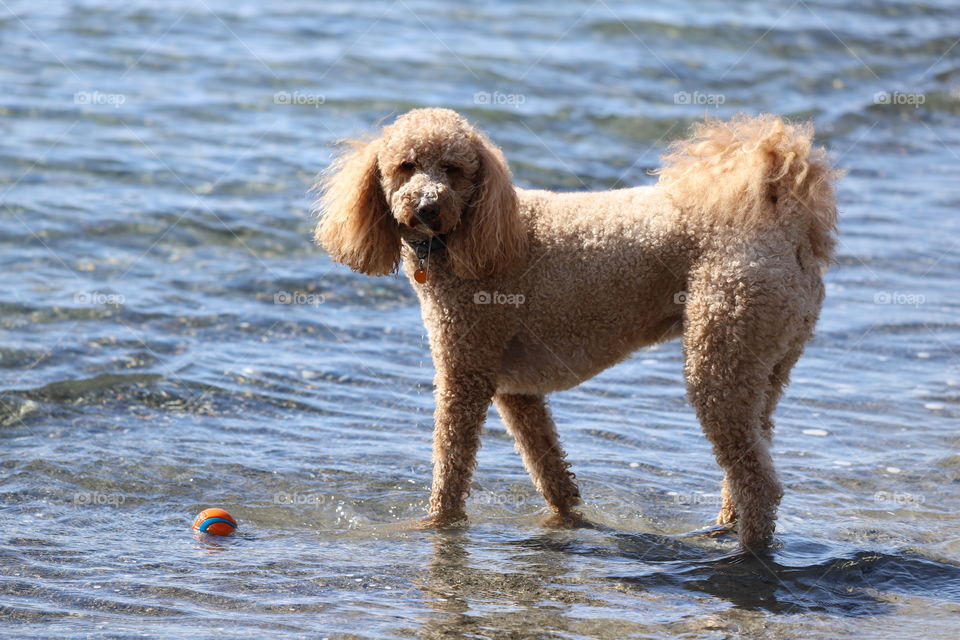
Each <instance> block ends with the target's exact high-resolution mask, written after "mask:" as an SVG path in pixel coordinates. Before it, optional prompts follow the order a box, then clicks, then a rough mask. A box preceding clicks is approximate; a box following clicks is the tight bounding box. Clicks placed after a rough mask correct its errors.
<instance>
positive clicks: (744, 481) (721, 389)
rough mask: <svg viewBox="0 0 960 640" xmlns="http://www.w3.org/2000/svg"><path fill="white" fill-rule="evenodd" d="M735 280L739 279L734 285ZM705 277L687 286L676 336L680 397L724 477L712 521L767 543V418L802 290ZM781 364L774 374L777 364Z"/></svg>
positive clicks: (770, 517)
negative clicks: (680, 347)
mask: <svg viewBox="0 0 960 640" xmlns="http://www.w3.org/2000/svg"><path fill="white" fill-rule="evenodd" d="M742 278H743V276H741V281H742ZM737 279H738V274H729V273H711V272H706V273H705V274H703V276H702V277H701V278H700V279H699V281H694V282H692V283H691V287H690V289H691V291H690V294H689V298H688V302H687V308H686V322H685V331H684V355H685V370H684V373H685V376H686V380H687V389H688V396H689V398H690V401H691V403H692V404H693V406H694V408H695V409H696V411H697V417H698V418H699V419H700V423H701V425H702V426H703V430H704V432H705V433H706V435H707V438H708V439H709V440H710V442H711V443H712V444H713V450H714V453H715V455H716V457H717V462H718V463H719V464H720V466H721V467H722V468H723V470H724V473H725V476H726V479H725V485H726V489H725V491H724V502H725V504H724V507H725V508H721V513H720V517H721V518H722V519H723V520H724V522H723V524H728V523H729V522H730V521H731V520H732V518H734V517H736V518H737V520H738V525H739V532H740V544H741V546H742V547H743V548H745V549H755V548H760V547H762V546H764V545H765V544H766V542H767V541H768V540H769V539H770V538H771V537H772V535H773V531H774V526H775V521H776V511H777V506H778V505H779V503H780V498H781V496H782V495H783V491H782V489H781V487H780V482H779V481H778V479H777V474H776V471H775V470H774V466H773V459H772V457H771V455H770V428H771V426H772V422H771V421H770V420H769V412H770V411H772V408H773V407H774V406H775V405H776V399H777V397H778V395H779V388H777V389H775V388H774V387H775V386H777V385H776V384H775V381H776V380H779V386H781V387H782V384H783V382H785V381H786V373H788V372H789V366H788V365H791V364H792V360H795V359H796V357H798V356H799V353H797V354H795V355H794V354H793V353H792V351H793V346H794V337H795V336H798V335H800V333H801V325H802V323H803V320H802V317H800V314H799V313H797V311H798V309H797V304H798V303H799V302H801V300H800V298H802V296H803V292H802V291H797V290H791V289H792V288H791V287H790V286H788V283H785V282H782V281H780V282H774V283H765V282H762V281H753V282H743V284H742V285H741V286H737V285H731V282H736V280H737ZM781 363H783V365H784V367H783V368H785V369H786V370H785V371H784V370H783V368H782V369H781V370H780V371H779V372H778V371H777V365H780V364H781Z"/></svg>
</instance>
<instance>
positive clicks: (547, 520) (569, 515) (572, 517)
mask: <svg viewBox="0 0 960 640" xmlns="http://www.w3.org/2000/svg"><path fill="white" fill-rule="evenodd" d="M586 524H587V522H586V520H584V519H583V516H582V515H580V514H579V513H577V512H575V511H567V512H565V513H551V514H548V515H546V516H544V517H543V518H542V519H541V520H540V526H543V527H559V528H561V529H575V528H577V527H582V526H584V525H586Z"/></svg>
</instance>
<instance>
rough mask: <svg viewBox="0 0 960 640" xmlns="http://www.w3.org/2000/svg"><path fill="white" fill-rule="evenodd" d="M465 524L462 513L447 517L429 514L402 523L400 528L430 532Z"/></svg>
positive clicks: (464, 515) (465, 516) (464, 516)
mask: <svg viewBox="0 0 960 640" xmlns="http://www.w3.org/2000/svg"><path fill="white" fill-rule="evenodd" d="M466 522H467V515H466V514H464V513H459V514H449V515H439V514H431V515H429V516H426V517H424V518H419V519H417V520H410V521H409V522H404V523H403V524H402V525H401V528H402V529H406V530H408V531H430V530H433V529H449V528H452V527H457V526H463V525H464V524H466Z"/></svg>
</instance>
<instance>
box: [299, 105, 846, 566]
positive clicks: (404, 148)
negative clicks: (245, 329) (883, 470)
mask: <svg viewBox="0 0 960 640" xmlns="http://www.w3.org/2000/svg"><path fill="white" fill-rule="evenodd" d="M812 134H813V127H812V125H810V124H809V123H806V124H792V123H788V122H785V121H784V120H782V119H780V118H778V117H776V116H772V115H761V116H758V117H748V116H744V115H739V116H736V117H734V118H733V119H732V120H729V121H720V120H716V119H708V120H706V121H704V122H701V123H698V124H696V125H695V126H694V127H693V130H692V136H691V138H690V139H688V140H684V141H679V142H675V143H673V144H672V145H671V147H670V149H669V150H668V153H667V155H666V156H664V158H663V160H664V166H663V168H661V169H659V170H658V171H656V172H655V173H656V174H657V175H658V181H657V184H655V185H653V186H643V187H634V188H627V189H618V190H614V191H601V192H588V193H553V192H549V191H541V190H530V189H521V188H518V187H516V186H515V185H514V184H513V183H512V181H511V176H510V170H509V168H508V166H507V163H506V161H505V159H504V156H503V153H502V152H501V151H500V149H498V148H497V147H496V146H495V145H494V144H493V143H491V141H490V140H489V139H488V138H487V137H486V136H484V135H483V134H482V133H481V132H479V131H478V130H477V129H476V128H475V127H473V126H472V125H471V124H470V123H469V122H467V120H466V119H464V118H463V117H462V116H460V115H459V114H457V113H456V112H455V111H451V110H448V109H437V108H430V109H416V110H413V111H410V112H408V113H406V114H405V115H403V116H401V117H399V118H398V119H397V120H396V121H395V122H394V123H393V124H391V125H389V126H386V127H385V128H384V129H383V131H382V133H381V134H380V136H379V137H377V138H375V139H371V140H365V141H352V142H351V143H350V144H349V146H348V147H347V149H346V151H345V152H344V153H343V154H342V155H341V156H340V157H339V159H338V160H337V161H336V162H335V163H334V164H333V165H332V166H331V168H330V169H329V170H328V171H327V172H326V173H325V175H324V177H323V178H322V182H321V184H320V189H321V195H320V198H319V200H318V209H319V211H320V220H319V223H318V225H317V228H316V240H317V241H318V243H319V244H320V245H321V246H322V247H323V248H325V249H326V250H327V251H328V252H329V254H330V255H331V257H332V258H333V259H334V260H336V261H338V262H341V263H344V264H346V265H348V266H349V267H351V268H352V269H354V270H356V271H359V272H362V273H365V274H369V275H386V274H390V273H392V272H394V271H395V270H397V269H398V267H399V266H400V264H401V262H402V264H403V270H404V272H405V273H406V275H407V276H408V277H409V278H410V281H411V283H412V286H413V288H414V290H415V291H416V293H417V296H418V297H419V300H420V306H421V311H422V315H423V321H424V323H425V324H426V328H427V331H428V333H429V340H430V350H431V353H432V355H433V361H434V365H435V368H436V378H435V396H436V411H435V425H434V437H433V484H432V489H431V495H430V503H429V504H430V506H429V513H428V515H427V517H426V519H425V520H424V521H423V524H424V526H445V525H449V524H452V523H457V522H459V521H461V520H463V519H464V518H465V517H466V515H465V501H466V497H467V495H468V493H469V490H470V481H471V476H472V473H473V469H474V467H475V463H476V455H477V449H478V448H479V446H480V432H481V428H482V425H483V422H484V419H485V418H486V415H487V410H488V408H489V406H490V403H491V401H492V402H493V403H494V404H495V405H496V407H497V409H498V410H499V413H500V415H501V416H502V418H503V422H504V423H505V425H506V428H507V429H508V431H509V432H510V433H511V434H512V435H513V437H514V438H515V440H516V446H517V449H518V450H519V452H520V454H521V456H522V458H523V462H524V464H525V466H526V468H527V470H528V471H529V473H530V475H531V477H532V479H533V482H534V484H535V485H536V487H537V489H538V490H539V491H540V493H541V494H542V495H543V497H544V499H545V500H546V503H547V505H548V506H549V507H550V509H551V510H552V512H553V514H552V515H551V517H550V520H551V521H554V522H558V523H573V522H576V521H577V519H578V518H579V516H578V514H577V513H576V512H575V511H573V509H574V507H575V506H576V505H577V504H578V503H579V501H580V491H579V489H578V487H577V484H576V482H575V476H574V474H573V473H571V472H570V470H569V467H570V464H569V462H567V460H566V454H565V453H564V450H563V449H562V447H561V445H560V442H559V439H558V437H557V431H556V427H555V425H554V422H553V419H552V417H551V414H550V410H549V408H548V407H547V402H546V395H547V394H548V393H551V392H553V391H559V390H562V389H569V388H571V387H573V386H575V385H577V384H579V383H581V382H583V381H584V380H587V379H588V378H590V377H592V376H594V375H596V374H597V373H599V372H601V371H603V370H604V369H606V368H607V367H610V366H612V365H614V364H616V363H618V362H620V361H621V360H623V359H625V358H626V357H628V356H629V355H630V354H631V353H633V352H634V351H635V350H637V349H639V348H640V347H643V346H646V345H651V344H655V343H657V342H661V341H664V340H668V339H671V338H675V337H681V338H682V345H683V353H684V377H685V380H686V385H687V395H688V397H689V400H690V402H691V403H692V404H693V406H694V408H695V409H696V414H697V417H698V419H699V421H700V423H701V425H702V427H703V430H704V432H705V434H706V436H707V438H708V439H709V441H710V442H711V443H712V445H713V451H714V454H715V455H716V459H717V462H718V463H719V465H720V467H721V468H722V469H723V472H724V480H723V486H722V491H721V494H722V504H721V508H720V513H719V515H718V517H717V525H720V526H719V527H717V528H716V530H717V531H727V530H730V529H732V528H733V525H734V524H736V529H737V531H738V533H739V541H740V546H741V549H742V551H750V550H754V549H762V548H764V547H765V546H767V545H768V544H769V541H770V539H771V537H772V535H773V532H774V526H775V520H776V511H777V507H778V506H779V502H780V499H781V496H782V494H783V492H782V489H781V486H780V483H779V481H778V480H777V474H776V471H775V469H774V465H773V460H772V458H771V454H770V445H771V437H772V432H773V421H772V418H771V416H772V414H773V411H774V408H775V407H776V405H777V401H778V399H779V398H780V395H781V392H782V390H783V387H784V385H785V384H787V379H788V376H789V373H790V369H791V368H792V367H793V365H794V363H796V361H797V359H798V358H799V357H800V354H801V352H802V351H803V348H804V345H805V344H806V342H807V341H808V340H809V339H810V337H811V335H812V332H813V328H814V324H815V323H816V321H817V317H818V315H819V312H820V307H821V304H822V302H823V297H824V286H823V281H822V279H821V274H822V273H823V272H824V271H825V270H826V267H827V266H828V265H829V263H830V261H831V254H832V252H833V249H834V244H835V237H834V236H835V227H836V219H837V210H836V206H835V201H834V188H833V183H834V182H835V180H836V178H837V177H838V176H839V173H838V172H836V171H835V170H834V169H832V168H831V166H830V164H829V163H828V161H827V156H826V152H825V151H824V149H823V148H819V147H813V146H812ZM401 258H403V260H401Z"/></svg>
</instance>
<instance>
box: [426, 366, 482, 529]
mask: <svg viewBox="0 0 960 640" xmlns="http://www.w3.org/2000/svg"><path fill="white" fill-rule="evenodd" d="M494 385H495V383H494V378H493V374H492V372H481V371H477V370H475V369H459V368H457V367H452V368H451V367H449V364H448V365H447V366H446V367H442V368H441V370H440V371H438V373H437V378H436V399H437V408H436V413H435V415H434V428H433V487H432V489H431V493H430V515H429V517H428V518H427V521H426V522H425V524H426V525H428V526H429V525H437V526H443V525H446V524H450V523H453V522H456V521H458V520H462V519H463V518H465V517H466V511H465V506H466V499H467V495H468V494H469V493H470V479H471V477H472V476H473V469H474V467H475V466H476V462H477V449H479V448H480V430H481V428H482V427H483V421H484V419H485V418H486V416H487V409H488V407H489V406H490V401H491V399H492V398H493V392H494Z"/></svg>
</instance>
